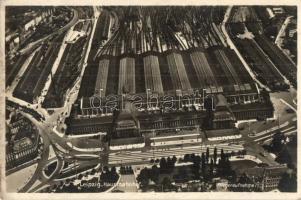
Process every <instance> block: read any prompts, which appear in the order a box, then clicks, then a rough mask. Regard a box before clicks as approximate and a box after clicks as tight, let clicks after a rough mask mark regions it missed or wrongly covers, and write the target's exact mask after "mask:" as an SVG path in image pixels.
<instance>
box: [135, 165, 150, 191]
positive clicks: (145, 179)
mask: <svg viewBox="0 0 301 200" xmlns="http://www.w3.org/2000/svg"><path fill="white" fill-rule="evenodd" d="M137 182H138V183H139V184H140V186H141V187H142V188H143V187H146V186H148V183H149V173H148V169H147V168H143V169H142V170H141V171H140V174H139V175H138V176H137Z"/></svg>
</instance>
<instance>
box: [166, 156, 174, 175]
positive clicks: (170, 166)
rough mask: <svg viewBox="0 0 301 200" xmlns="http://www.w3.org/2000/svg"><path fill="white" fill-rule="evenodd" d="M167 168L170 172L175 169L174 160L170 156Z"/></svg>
mask: <svg viewBox="0 0 301 200" xmlns="http://www.w3.org/2000/svg"><path fill="white" fill-rule="evenodd" d="M166 168H167V171H168V172H171V171H172V169H173V162H172V160H171V158H170V157H168V158H167V167H166Z"/></svg>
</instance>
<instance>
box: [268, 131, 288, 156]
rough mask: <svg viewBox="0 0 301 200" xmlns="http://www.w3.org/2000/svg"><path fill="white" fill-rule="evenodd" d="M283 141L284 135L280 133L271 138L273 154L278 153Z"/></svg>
mask: <svg viewBox="0 0 301 200" xmlns="http://www.w3.org/2000/svg"><path fill="white" fill-rule="evenodd" d="M284 140H285V135H284V134H283V133H281V132H278V133H276V134H275V135H274V136H273V139H272V142H271V150H272V152H274V153H278V152H280V151H281V150H282V148H283V146H284V143H283V141H284Z"/></svg>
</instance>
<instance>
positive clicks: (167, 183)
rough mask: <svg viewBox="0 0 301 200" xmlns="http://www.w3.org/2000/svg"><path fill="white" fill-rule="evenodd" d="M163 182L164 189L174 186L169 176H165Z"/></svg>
mask: <svg viewBox="0 0 301 200" xmlns="http://www.w3.org/2000/svg"><path fill="white" fill-rule="evenodd" d="M161 184H162V190H163V191H164V189H170V188H171V187H172V185H171V180H170V178H168V177H164V179H163V180H162V182H161Z"/></svg>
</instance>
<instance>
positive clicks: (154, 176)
mask: <svg viewBox="0 0 301 200" xmlns="http://www.w3.org/2000/svg"><path fill="white" fill-rule="evenodd" d="M149 175H150V179H151V180H152V181H154V182H155V183H158V181H159V175H160V169H159V168H158V167H157V165H153V166H152V169H151V173H149Z"/></svg>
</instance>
